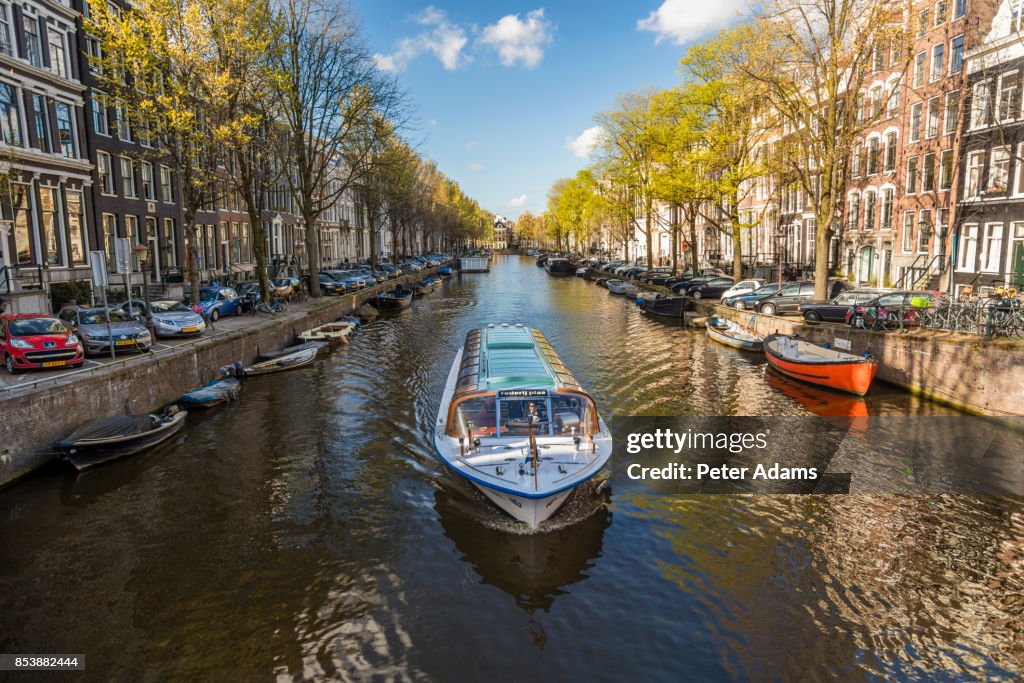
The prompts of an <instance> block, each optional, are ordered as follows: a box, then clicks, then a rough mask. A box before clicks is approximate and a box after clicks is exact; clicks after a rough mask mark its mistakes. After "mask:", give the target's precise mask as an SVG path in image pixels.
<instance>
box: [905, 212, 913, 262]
mask: <svg viewBox="0 0 1024 683" xmlns="http://www.w3.org/2000/svg"><path fill="white" fill-rule="evenodd" d="M902 241H903V252H904V253H910V251H912V250H913V248H914V212H913V211H904V212H903V240H902Z"/></svg>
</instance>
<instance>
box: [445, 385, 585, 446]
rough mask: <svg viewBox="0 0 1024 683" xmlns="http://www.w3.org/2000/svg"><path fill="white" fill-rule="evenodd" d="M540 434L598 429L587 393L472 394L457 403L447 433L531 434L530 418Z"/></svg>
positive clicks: (471, 436)
mask: <svg viewBox="0 0 1024 683" xmlns="http://www.w3.org/2000/svg"><path fill="white" fill-rule="evenodd" d="M531 415H532V416H533V420H532V422H533V430H534V431H533V433H534V434H535V435H537V436H546V435H554V436H583V435H585V434H596V433H597V431H598V421H597V412H596V410H595V409H594V404H593V402H592V401H591V399H590V398H589V397H588V396H587V395H585V394H574V393H569V392H564V393H563V392H561V391H560V392H557V393H554V392H553V393H552V394H551V396H550V397H548V396H539V397H532V398H497V397H496V396H495V395H493V394H484V395H476V396H469V397H466V398H464V399H463V400H461V401H459V402H458V403H457V404H456V407H455V410H454V411H453V413H452V416H451V417H452V419H451V421H450V422H449V424H448V435H449V436H452V437H460V436H462V437H466V438H467V439H468V440H470V441H472V440H473V439H476V438H486V437H505V436H528V435H529V434H530V423H531V420H530V417H531Z"/></svg>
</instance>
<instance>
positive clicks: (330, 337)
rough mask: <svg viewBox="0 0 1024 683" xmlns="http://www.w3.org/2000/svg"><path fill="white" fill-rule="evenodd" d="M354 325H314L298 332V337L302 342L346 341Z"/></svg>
mask: <svg viewBox="0 0 1024 683" xmlns="http://www.w3.org/2000/svg"><path fill="white" fill-rule="evenodd" d="M354 328H355V325H353V324H352V323H347V322H346V323H327V324H326V325H320V326H319V327H314V328H313V329H311V330H306V331H305V332H301V333H299V335H298V337H299V339H301V340H302V341H304V342H311V341H322V342H345V343H348V336H349V335H350V334H352V330H353V329H354Z"/></svg>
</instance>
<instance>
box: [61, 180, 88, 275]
mask: <svg viewBox="0 0 1024 683" xmlns="http://www.w3.org/2000/svg"><path fill="white" fill-rule="evenodd" d="M64 198H65V200H66V201H67V209H68V250H69V252H70V255H71V265H75V266H77V265H82V264H84V263H85V255H86V253H88V248H87V247H88V245H87V244H86V241H85V214H83V213H82V193H81V192H80V191H78V190H64Z"/></svg>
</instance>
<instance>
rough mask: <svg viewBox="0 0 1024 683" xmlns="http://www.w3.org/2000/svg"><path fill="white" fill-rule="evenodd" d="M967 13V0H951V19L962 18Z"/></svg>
mask: <svg viewBox="0 0 1024 683" xmlns="http://www.w3.org/2000/svg"><path fill="white" fill-rule="evenodd" d="M965 14H967V0H953V19H954V20H956V19H963V17H964V15H965Z"/></svg>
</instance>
